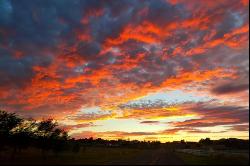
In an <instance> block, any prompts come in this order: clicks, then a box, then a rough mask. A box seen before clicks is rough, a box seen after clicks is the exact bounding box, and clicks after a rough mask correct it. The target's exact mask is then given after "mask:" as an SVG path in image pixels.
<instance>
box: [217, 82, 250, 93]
mask: <svg viewBox="0 0 250 166" xmlns="http://www.w3.org/2000/svg"><path fill="white" fill-rule="evenodd" d="M245 90H249V84H240V85H232V84H225V85H220V86H218V87H215V88H214V89H212V92H213V93H215V94H228V93H237V92H241V91H245Z"/></svg>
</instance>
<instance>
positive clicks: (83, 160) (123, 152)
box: [0, 147, 144, 165]
mask: <svg viewBox="0 0 250 166" xmlns="http://www.w3.org/2000/svg"><path fill="white" fill-rule="evenodd" d="M143 152H144V150H141V149H128V148H97V147H89V148H86V149H85V150H81V151H80V152H78V153H73V152H70V151H68V152H61V153H59V154H57V155H56V154H55V153H53V152H46V154H45V155H44V156H43V155H42V153H41V151H40V150H38V149H27V150H25V151H23V152H21V153H18V154H17V155H16V156H15V158H14V159H13V158H12V159H11V158H10V156H11V151H7V152H6V151H5V152H4V153H3V152H2V154H1V158H0V163H1V164H25V165H27V164H108V163H109V162H110V161H123V160H132V159H133V158H135V157H136V156H137V155H140V153H143Z"/></svg>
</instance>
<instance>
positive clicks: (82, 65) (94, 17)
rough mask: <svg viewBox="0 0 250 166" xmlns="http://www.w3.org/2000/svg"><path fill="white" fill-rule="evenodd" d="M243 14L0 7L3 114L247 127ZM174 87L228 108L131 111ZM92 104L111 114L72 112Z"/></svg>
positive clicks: (206, 5) (168, 0) (111, 5)
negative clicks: (182, 119) (139, 100)
mask: <svg viewBox="0 0 250 166" xmlns="http://www.w3.org/2000/svg"><path fill="white" fill-rule="evenodd" d="M24 9H25V10H24ZM248 13H249V3H248V2H247V1H245V0H242V1H240V2H238V1H237V0H232V1H224V0H223V1H218V2H211V1H209V0H205V1H199V2H198V1H192V2H189V1H183V0H157V1H150V0H145V1H141V2H138V1H133V0H128V1H122V2H117V1H115V0H106V1H98V0H93V1H87V0H75V1H67V0H61V1H56V0H52V1H48V0H44V1H43V2H42V3H41V1H39V0H38V1H32V2H30V1H27V0H23V1H17V0H6V1H1V2H0V38H1V42H0V54H1V61H0V78H1V81H0V106H1V109H6V110H8V111H13V112H18V113H20V114H22V115H25V116H32V117H34V118H41V117H50V116H52V117H55V118H58V119H63V118H71V119H73V120H75V121H81V120H82V121H84V122H86V121H92V120H105V119H110V118H118V119H121V118H133V119H143V120H142V121H146V120H145V119H151V120H152V119H153V118H157V117H173V116H188V115H195V116H201V117H203V118H202V119H199V121H198V120H196V121H195V120H193V121H192V120H191V121H190V122H185V123H190V125H193V126H210V125H212V124H209V123H208V121H206V119H209V121H210V122H213V123H214V125H216V124H217V125H220V124H222V123H223V124H229V125H231V124H239V123H241V122H247V121H248V119H247V118H244V116H245V115H247V111H244V110H248V108H245V107H243V105H244V106H245V105H246V99H247V98H249V95H248V94H245V92H246V91H247V90H249V88H248V85H249V81H248V79H249V46H248V44H249V21H248V18H249V14H248ZM176 89H186V90H190V91H195V90H197V89H198V90H199V91H200V92H201V93H204V94H206V95H208V96H210V97H211V96H212V97H213V98H216V100H220V101H221V103H223V102H224V103H226V104H227V105H226V106H222V105H221V104H220V105H216V107H215V106H211V105H210V104H205V103H203V104H200V105H198V104H197V103H193V104H190V103H181V104H180V105H178V106H176V105H174V106H175V108H173V107H171V105H168V104H167V103H162V102H157V103H144V104H142V105H136V104H130V103H129V102H130V101H134V100H135V99H137V98H140V97H142V96H145V95H147V94H149V93H154V92H158V91H163V90H165V91H166V90H176ZM243 93H244V94H243ZM242 94H243V95H242ZM232 95H233V97H232ZM225 96H227V97H228V98H227V99H226V97H225ZM230 97H231V99H230ZM240 99H244V101H242V102H239V103H240V104H239V103H237V102H236V101H235V100H240ZM229 101H230V102H229ZM188 104H190V105H192V106H190V108H187V107H186V106H187V105H188ZM239 105H240V106H239ZM92 106H98V107H100V108H102V110H110V112H108V113H107V112H105V111H104V112H98V113H97V114H88V113H83V114H78V113H79V109H80V108H82V107H92ZM191 108H192V109H191ZM199 108H200V109H199ZM212 110H213V111H214V112H213V113H214V114H213V116H214V117H212V115H211V116H209V115H208V114H206V112H207V113H208V112H212ZM233 110H234V111H233ZM222 112H223V113H224V114H225V117H222V115H221V113H222ZM216 117H218V118H216ZM219 118H221V119H222V121H219V122H218V119H219ZM151 120H149V121H151ZM147 121H148V120H147ZM175 125H184V126H185V124H184V122H183V123H182V124H181V123H179V124H177V123H176V124H175ZM87 134H89V135H91V134H93V133H90V132H89V133H87Z"/></svg>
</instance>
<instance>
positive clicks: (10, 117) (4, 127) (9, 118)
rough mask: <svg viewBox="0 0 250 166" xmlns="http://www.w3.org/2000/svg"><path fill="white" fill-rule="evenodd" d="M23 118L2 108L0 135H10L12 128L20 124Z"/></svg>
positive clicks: (0, 111) (0, 112)
mask: <svg viewBox="0 0 250 166" xmlns="http://www.w3.org/2000/svg"><path fill="white" fill-rule="evenodd" d="M22 122H23V119H22V118H20V117H18V116H17V115H16V114H15V113H8V112H6V111H2V110H0V135H1V136H9V135H10V134H11V130H12V129H14V128H15V127H17V126H18V125H20V124H21V123H22Z"/></svg>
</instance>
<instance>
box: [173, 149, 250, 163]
mask: <svg viewBox="0 0 250 166" xmlns="http://www.w3.org/2000/svg"><path fill="white" fill-rule="evenodd" d="M176 155H177V156H178V157H180V158H181V160H182V161H183V162H184V163H185V164H186V165H249V157H248V156H246V154H244V155H234V154H231V155H230V154H226V153H224V154H223V153H219V154H213V155H196V154H190V153H184V152H177V153H176Z"/></svg>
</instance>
